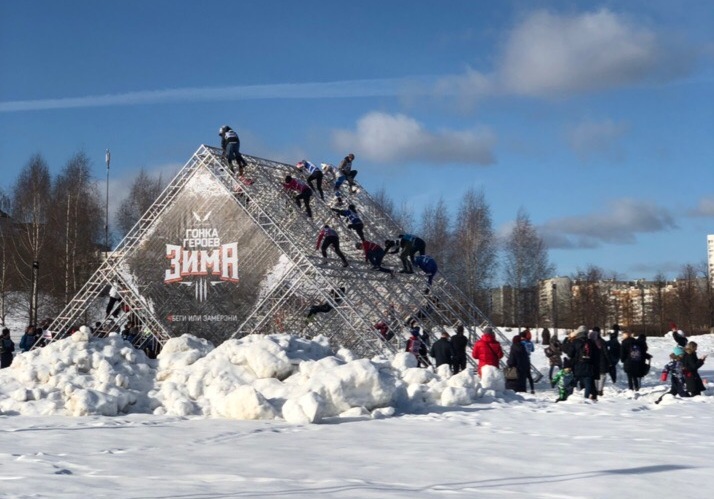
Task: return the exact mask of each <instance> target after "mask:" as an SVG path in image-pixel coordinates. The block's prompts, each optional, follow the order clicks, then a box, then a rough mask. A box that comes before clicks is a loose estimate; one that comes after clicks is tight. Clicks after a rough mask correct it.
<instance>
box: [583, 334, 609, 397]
mask: <svg viewBox="0 0 714 499" xmlns="http://www.w3.org/2000/svg"><path fill="white" fill-rule="evenodd" d="M588 338H590V340H591V341H592V342H593V343H595V346H596V347H597V352H596V355H597V357H598V361H597V364H595V372H594V375H593V377H594V378H595V387H596V388H597V394H598V396H599V397H602V395H603V390H604V389H605V379H606V375H607V373H609V372H610V356H609V355H608V353H607V348H606V346H605V341H604V340H603V339H602V336H600V328H599V327H597V326H595V327H594V328H593V330H592V331H591V332H590V334H589V335H588Z"/></svg>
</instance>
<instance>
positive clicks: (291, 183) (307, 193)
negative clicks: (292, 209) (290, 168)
mask: <svg viewBox="0 0 714 499" xmlns="http://www.w3.org/2000/svg"><path fill="white" fill-rule="evenodd" d="M283 188H284V189H285V190H286V191H293V192H295V193H297V195H296V196H295V197H294V198H293V199H294V200H295V204H296V205H298V207H300V206H301V204H300V202H301V201H305V213H307V218H312V210H311V209H310V198H311V197H312V189H310V186H309V185H307V184H306V183H305V182H303V181H302V180H298V179H296V178H293V177H292V176H290V175H286V176H285V182H284V183H283Z"/></svg>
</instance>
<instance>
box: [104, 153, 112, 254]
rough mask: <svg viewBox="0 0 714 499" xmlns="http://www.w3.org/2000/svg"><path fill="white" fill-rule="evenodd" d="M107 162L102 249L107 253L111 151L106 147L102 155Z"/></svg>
mask: <svg viewBox="0 0 714 499" xmlns="http://www.w3.org/2000/svg"><path fill="white" fill-rule="evenodd" d="M104 159H105V160H106V163H107V197H106V206H105V213H104V216H105V219H104V251H106V252H107V253H109V163H110V162H111V160H112V153H110V152H109V149H107V153H106V155H105V156H104Z"/></svg>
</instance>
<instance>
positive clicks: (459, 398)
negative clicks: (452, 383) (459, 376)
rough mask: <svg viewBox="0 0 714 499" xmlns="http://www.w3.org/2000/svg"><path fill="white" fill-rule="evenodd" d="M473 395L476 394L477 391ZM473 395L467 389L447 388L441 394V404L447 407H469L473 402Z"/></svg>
mask: <svg viewBox="0 0 714 499" xmlns="http://www.w3.org/2000/svg"><path fill="white" fill-rule="evenodd" d="M473 393H475V390H474V392H473ZM471 395H472V394H471V393H469V390H468V389H467V388H463V387H447V388H445V389H444V391H443V392H441V400H440V404H441V405H443V406H445V407H454V406H459V405H469V404H471V403H472V402H473V399H472V397H471Z"/></svg>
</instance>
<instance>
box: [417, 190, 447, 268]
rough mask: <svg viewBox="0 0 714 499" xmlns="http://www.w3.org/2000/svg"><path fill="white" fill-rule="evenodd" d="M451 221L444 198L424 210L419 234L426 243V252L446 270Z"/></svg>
mask: <svg viewBox="0 0 714 499" xmlns="http://www.w3.org/2000/svg"><path fill="white" fill-rule="evenodd" d="M450 226H451V221H450V220H449V211H448V209H447V208H446V203H445V202H444V198H439V200H438V201H437V202H436V203H435V204H429V205H427V206H426V207H425V208H424V211H423V212H422V215H421V221H420V224H419V229H418V230H419V234H420V236H421V238H422V239H424V241H426V251H427V253H428V254H429V255H431V256H432V257H433V258H434V259H435V260H436V261H437V262H438V264H439V265H440V266H441V267H442V268H444V269H446V268H448V266H449V262H448V257H449V252H450V248H451V232H450V230H449V229H450Z"/></svg>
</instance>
